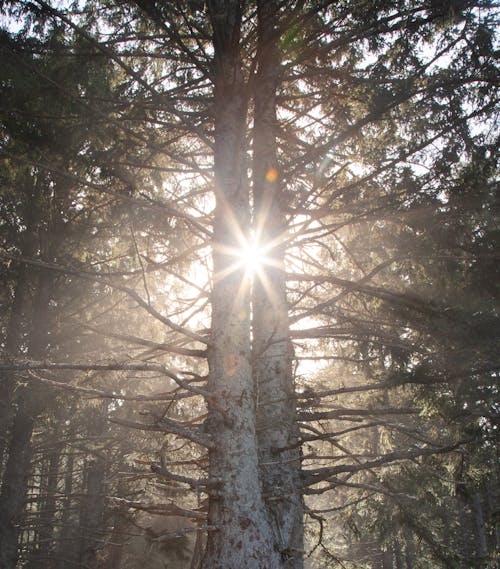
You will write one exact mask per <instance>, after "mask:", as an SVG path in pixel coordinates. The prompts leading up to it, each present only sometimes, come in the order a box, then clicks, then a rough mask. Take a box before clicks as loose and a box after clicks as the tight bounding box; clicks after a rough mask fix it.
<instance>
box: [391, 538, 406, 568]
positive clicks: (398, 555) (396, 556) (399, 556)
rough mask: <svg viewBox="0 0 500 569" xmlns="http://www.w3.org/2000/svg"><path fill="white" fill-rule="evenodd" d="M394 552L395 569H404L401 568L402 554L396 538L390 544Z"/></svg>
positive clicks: (399, 543)
mask: <svg viewBox="0 0 500 569" xmlns="http://www.w3.org/2000/svg"><path fill="white" fill-rule="evenodd" d="M392 548H393V552H394V565H395V568H396V569H404V567H403V552H402V550H401V542H400V541H399V539H398V538H397V537H396V538H395V539H394V540H393V542H392Z"/></svg>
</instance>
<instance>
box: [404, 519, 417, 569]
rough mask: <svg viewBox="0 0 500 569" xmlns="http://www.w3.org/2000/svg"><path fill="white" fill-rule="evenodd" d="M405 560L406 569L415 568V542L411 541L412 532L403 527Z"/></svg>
mask: <svg viewBox="0 0 500 569" xmlns="http://www.w3.org/2000/svg"><path fill="white" fill-rule="evenodd" d="M404 535H405V558H406V569H414V567H415V541H414V539H413V531H412V530H411V529H410V528H408V527H406V526H405V529H404Z"/></svg>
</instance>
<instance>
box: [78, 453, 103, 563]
mask: <svg viewBox="0 0 500 569" xmlns="http://www.w3.org/2000/svg"><path fill="white" fill-rule="evenodd" d="M105 470H106V465H105V462H104V460H102V459H99V458H98V459H96V460H91V461H90V462H89V463H88V464H87V466H86V471H85V495H84V498H83V501H82V511H81V516H80V531H81V534H80V567H81V568H82V569H95V566H96V563H97V551H98V549H99V547H100V546H101V544H100V542H99V538H100V536H101V535H102V529H103V528H102V519H103V513H104V476H105Z"/></svg>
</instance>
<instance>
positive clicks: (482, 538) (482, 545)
mask: <svg viewBox="0 0 500 569" xmlns="http://www.w3.org/2000/svg"><path fill="white" fill-rule="evenodd" d="M472 506H473V511H474V522H475V525H476V547H475V550H476V555H477V556H478V557H479V558H480V559H486V557H487V555H488V539H487V537H486V524H485V522H484V512H483V504H482V500H481V493H480V492H479V491H478V492H474V495H473V496H472Z"/></svg>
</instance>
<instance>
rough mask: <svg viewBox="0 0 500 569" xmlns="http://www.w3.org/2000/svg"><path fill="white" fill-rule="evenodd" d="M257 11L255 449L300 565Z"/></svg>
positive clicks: (270, 22)
mask: <svg viewBox="0 0 500 569" xmlns="http://www.w3.org/2000/svg"><path fill="white" fill-rule="evenodd" d="M257 14H258V33H259V44H258V52H257V58H258V69H257V74H256V77H255V81H254V85H255V87H254V98H255V112H254V137H253V139H254V146H253V195H254V206H255V221H254V226H255V238H256V242H257V245H258V246H259V247H260V248H261V249H262V250H263V252H265V257H266V259H265V261H264V262H263V264H262V266H261V267H259V268H258V270H257V271H256V274H255V282H254V289H253V290H254V293H253V367H254V376H255V381H256V384H257V388H258V423H257V424H258V434H259V453H260V465H261V476H262V483H263V488H264V496H265V499H266V504H267V506H268V509H269V511H270V513H271V524H272V526H273V530H274V536H275V543H276V547H277V548H278V549H279V551H280V552H281V554H282V556H283V558H284V560H285V561H286V563H285V566H286V567H289V568H293V569H300V568H301V567H302V566H303V548H304V545H303V505H302V489H301V482H300V448H299V445H298V436H299V433H298V428H297V421H296V406H295V397H294V395H295V394H294V383H293V370H292V357H293V351H292V344H291V341H290V334H289V325H288V305H287V299H286V282H285V269H284V253H285V251H284V249H285V248H284V239H285V237H286V219H285V215H284V212H283V209H282V206H283V201H284V198H283V191H282V185H281V180H280V173H279V165H278V158H277V149H276V89H277V85H278V82H279V59H278V37H279V36H278V33H277V2H276V1H275V0H259V1H258V2H257ZM280 449H284V450H280ZM285 449H286V450H285Z"/></svg>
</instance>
